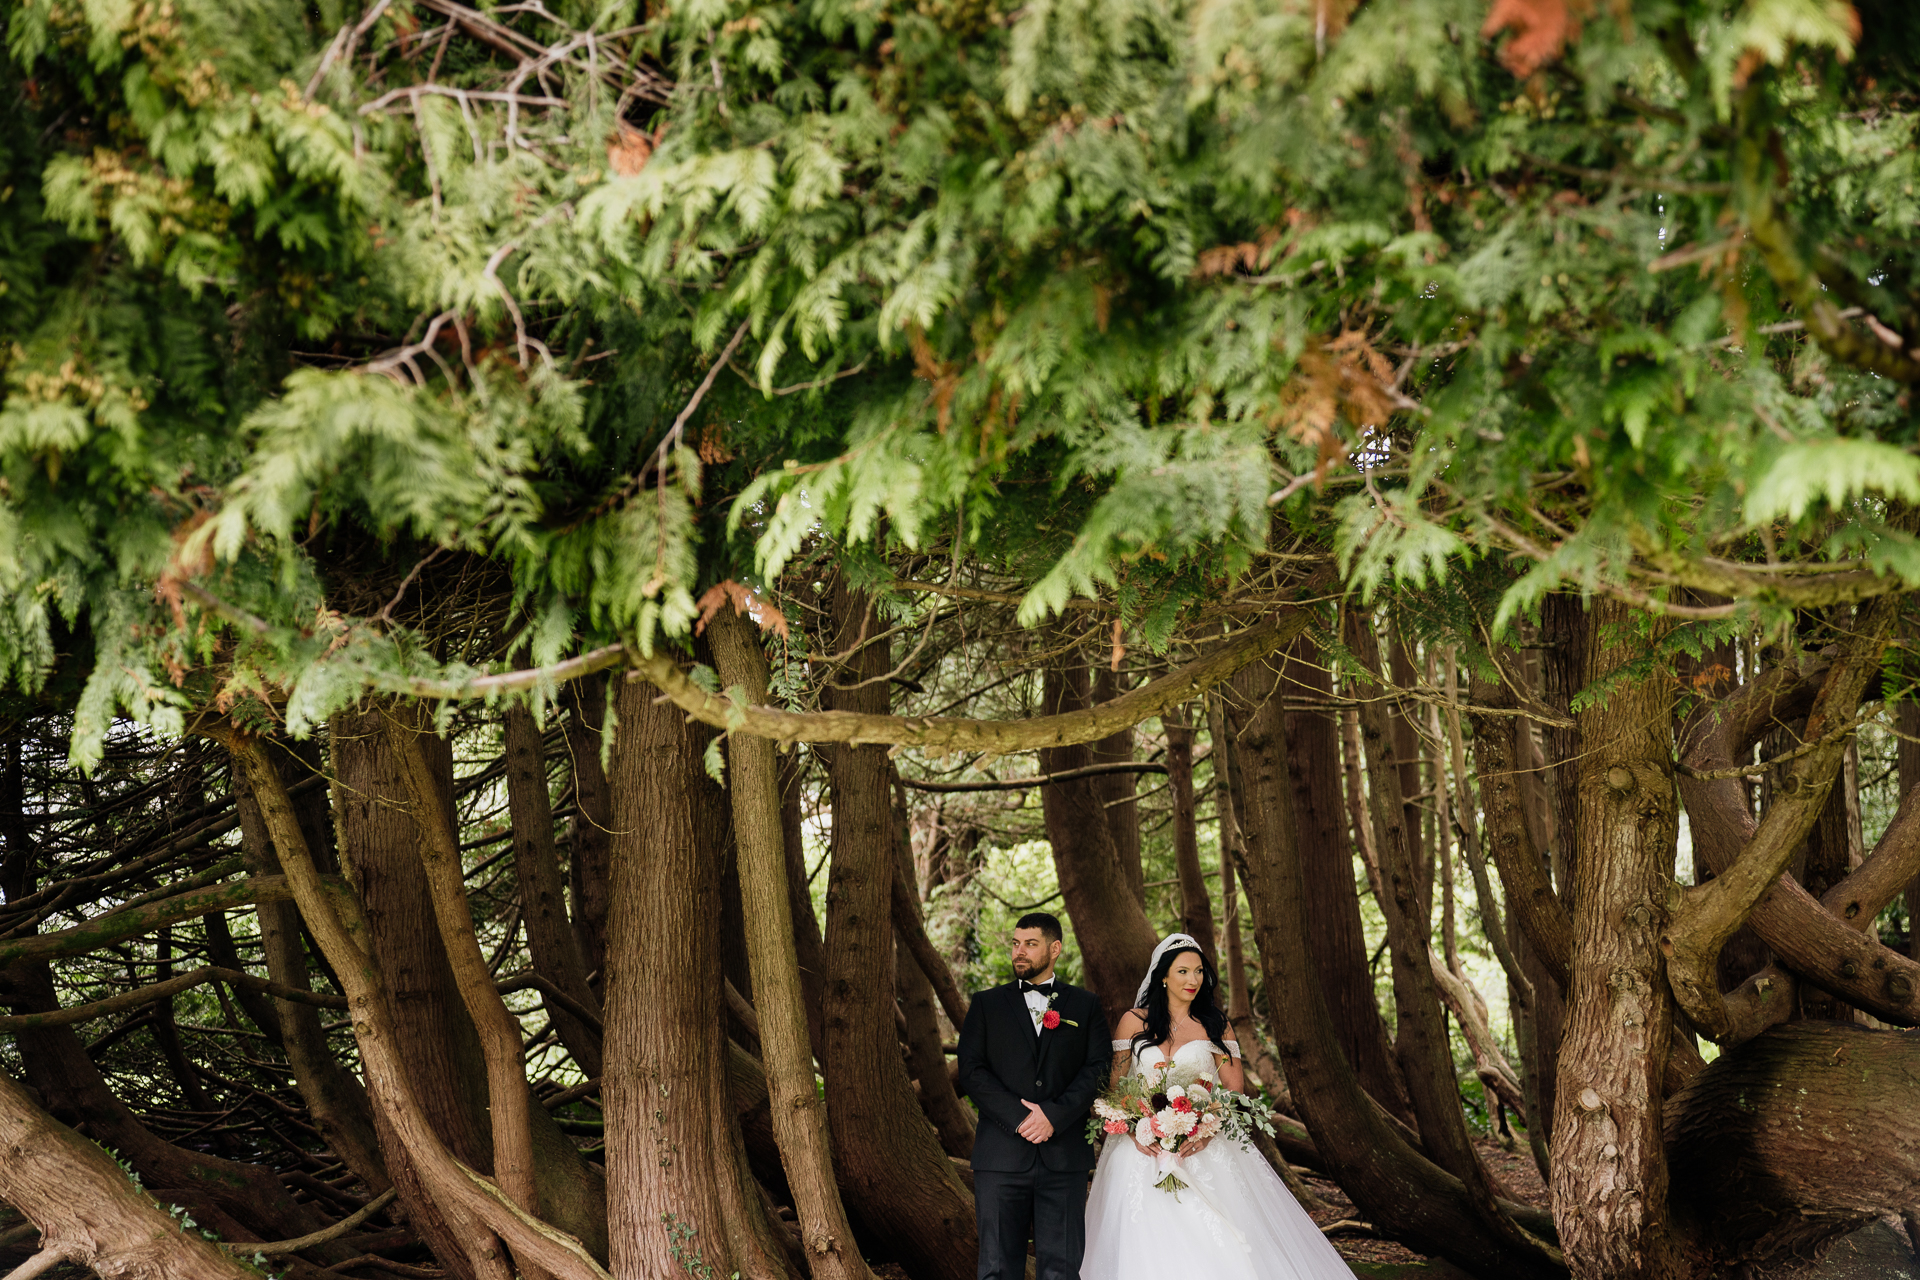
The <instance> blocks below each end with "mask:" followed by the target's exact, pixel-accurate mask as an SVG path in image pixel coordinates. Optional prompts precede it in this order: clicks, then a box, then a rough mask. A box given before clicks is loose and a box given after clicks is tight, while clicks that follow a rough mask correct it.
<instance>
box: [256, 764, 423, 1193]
mask: <svg viewBox="0 0 1920 1280" xmlns="http://www.w3.org/2000/svg"><path fill="white" fill-rule="evenodd" d="M266 749H267V750H268V751H269V752H270V753H271V755H272V757H273V767H274V771H275V772H276V773H278V774H279V775H280V777H281V779H282V783H283V785H284V784H285V783H286V773H287V770H286V765H285V764H284V763H283V761H284V760H285V759H286V758H287V757H286V755H285V753H284V752H282V751H281V750H280V749H279V744H273V745H271V746H269V747H267V748H266ZM233 791H234V800H235V804H236V806H237V807H238V809H239V815H240V850H241V854H242V856H243V857H244V858H245V859H246V863H247V874H248V875H251V876H277V875H279V874H281V869H280V855H279V854H278V852H276V851H275V849H274V847H273V837H272V836H271V835H270V834H269V833H268V831H267V823H266V819H265V818H264V817H262V816H261V813H260V806H259V804H258V803H256V802H255V800H254V796H253V783H252V782H251V781H249V780H248V778H247V771H246V770H245V769H243V768H235V769H234V770H233ZM317 794H319V795H320V796H321V799H322V800H324V799H325V798H326V796H325V793H324V792H321V793H317ZM332 826H333V824H332V823H331V822H328V823H327V827H328V828H329V830H328V836H329V842H328V847H329V848H331V847H332V841H331V836H332V830H331V828H332ZM309 839H311V837H309ZM309 847H311V844H309ZM254 911H255V912H256V913H257V915H258V917H259V921H260V947H261V950H262V951H263V952H264V958H265V960H266V966H267V977H269V978H271V979H272V980H273V981H275V982H278V983H280V984H281V985H282V986H287V987H295V988H298V989H300V990H302V991H311V990H312V989H313V980H312V978H311V976H310V975H309V973H308V965H307V949H306V945H305V943H304V942H303V941H302V939H301V936H300V910H299V908H298V907H296V906H294V905H293V903H291V902H262V903H258V904H256V905H255V907H254ZM274 1008H275V1013H276V1015H277V1019H278V1022H279V1027H280V1047H281V1050H282V1051H283V1052H284V1053H285V1054H286V1055H287V1066H288V1067H289V1068H290V1069H291V1070H292V1072H293V1080H294V1084H295V1086H296V1087H298V1088H299V1090H300V1096H301V1097H302V1098H304V1099H306V1103H307V1109H308V1112H309V1113H310V1115H311V1116H312V1119H313V1125H314V1127H315V1128H316V1129H318V1130H320V1133H321V1136H322V1137H324V1138H325V1139H326V1141H327V1147H328V1149H329V1150H331V1151H332V1152H333V1153H334V1154H335V1155H337V1156H339V1157H340V1159H341V1160H343V1161H344V1162H345V1163H346V1166H347V1168H349V1169H351V1170H353V1172H354V1173H355V1175H357V1176H358V1177H359V1178H360V1180H361V1181H362V1182H364V1183H366V1184H367V1187H368V1189H369V1190H370V1191H372V1192H373V1193H374V1194H376V1195H378V1194H380V1193H381V1192H384V1191H385V1190H386V1189H387V1188H388V1187H389V1186H391V1185H392V1183H391V1180H390V1179H389V1178H388V1176H387V1166H386V1161H385V1160H383V1159H382V1158H381V1155H380V1140H379V1138H378V1137H377V1136H375V1133H374V1127H373V1104H372V1103H371V1102H370V1101H369V1100H368V1099H367V1090H366V1086H365V1085H363V1084H361V1083H360V1078H359V1077H358V1076H356V1075H354V1074H353V1072H352V1071H350V1070H348V1069H347V1068H346V1067H345V1066H343V1065H341V1062H340V1060H339V1059H338V1058H337V1057H335V1056H334V1053H333V1047H332V1046H331V1045H330V1044H328V1042H327V1033H326V1032H325V1031H324V1030H322V1029H321V1026H320V1011H319V1010H318V1009H316V1008H314V1007H313V1006H312V1005H308V1004H300V1003H298V1002H296V1001H292V1000H280V1001H276V1002H275V1005H274Z"/></svg>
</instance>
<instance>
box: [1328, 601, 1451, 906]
mask: <svg viewBox="0 0 1920 1280" xmlns="http://www.w3.org/2000/svg"><path fill="white" fill-rule="evenodd" d="M1348 616H1349V617H1350V618H1354V619H1356V620H1357V619H1359V618H1361V617H1363V616H1364V615H1357V614H1349V615H1348ZM1392 630H1393V637H1392V640H1393V642H1392V645H1391V647H1390V653H1391V659H1390V664H1391V670H1390V673H1389V674H1390V675H1391V678H1392V680H1393V683H1394V685H1395V686H1396V687H1397V688H1401V689H1411V688H1412V687H1413V686H1414V681H1415V675H1414V666H1413V655H1412V654H1411V653H1410V652H1408V650H1407V646H1406V642H1405V640H1404V639H1403V638H1402V637H1401V635H1400V630H1399V628H1398V627H1397V626H1396V627H1394V628H1393V629H1392ZM1369 634H1371V632H1369ZM1373 669H1374V670H1375V671H1378V670H1379V669H1380V664H1379V663H1375V664H1374V667H1373ZM1385 712H1386V722H1387V723H1388V724H1389V725H1390V726H1391V730H1390V732H1391V735H1392V736H1391V738H1390V739H1389V740H1390V742H1391V743H1392V748H1393V754H1392V760H1393V764H1394V772H1395V775H1396V778H1397V780H1398V782H1399V787H1400V797H1401V801H1400V809H1401V815H1402V817H1403V819H1404V822H1405V827H1406V833H1407V855H1408V857H1410V858H1411V859H1412V866H1413V875H1414V882H1415V885H1416V886H1417V888H1418V895H1417V898H1418V902H1419V908H1418V909H1419V911H1420V916H1421V918H1422V919H1424V920H1431V919H1432V918H1433V844H1432V842H1431V841H1430V840H1428V838H1427V830H1426V811H1425V810H1424V809H1423V808H1421V805H1420V801H1419V800H1418V799H1417V798H1416V797H1418V796H1419V795H1420V793H1421V792H1422V791H1423V790H1425V788H1423V787H1422V786H1421V785H1420V759H1421V753H1420V733H1419V731H1418V730H1417V729H1416V728H1415V727H1414V723H1413V713H1412V711H1411V710H1410V709H1409V708H1407V707H1403V706H1401V705H1400V704H1398V703H1394V704H1391V705H1389V706H1388V707H1386V708H1385ZM1363 717H1364V713H1363ZM1375 838H1376V839H1378V838H1379V833H1378V830H1377V829H1376V831H1375Z"/></svg>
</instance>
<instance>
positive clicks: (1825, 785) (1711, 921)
mask: <svg viewBox="0 0 1920 1280" xmlns="http://www.w3.org/2000/svg"><path fill="white" fill-rule="evenodd" d="M1897 614H1898V610H1897V609H1896V608H1895V607H1894V604H1893V602H1892V601H1891V600H1888V599H1884V598H1883V599H1880V600H1876V601H1874V602H1873V603H1872V604H1870V605H1868V606H1867V607H1866V608H1865V609H1864V610H1862V615H1861V617H1860V618H1859V619H1858V622H1857V624H1856V630H1855V634H1854V635H1853V636H1852V637H1851V638H1850V639H1849V640H1848V642H1847V643H1846V645H1845V646H1844V647H1843V650H1844V651H1843V653H1842V654H1841V656H1840V658H1839V659H1838V660H1837V661H1836V662H1835V663H1834V665H1833V667H1832V669H1831V670H1830V671H1829V672H1828V674H1827V679H1826V681H1825V684H1824V685H1823V686H1822V688H1821V690H1820V693H1819V695H1818V696H1817V697H1816V698H1815V699H1814V703H1813V706H1812V708H1811V709H1810V710H1809V711H1808V713H1807V730H1806V736H1807V737H1808V738H1809V739H1810V740H1816V741H1818V744H1819V745H1817V746H1816V747H1815V749H1814V750H1812V751H1810V752H1808V753H1807V754H1806V755H1804V756H1802V757H1800V758H1799V759H1797V760H1795V761H1794V762H1793V763H1792V765H1791V766H1790V767H1789V769H1788V770H1787V773H1786V776H1785V777H1784V778H1782V779H1781V782H1780V786H1779V792H1778V795H1777V797H1776V798H1775V800H1774V802H1773V804H1772V806H1771V807H1770V808H1769V809H1768V810H1767V814H1766V817H1765V818H1763V819H1762V820H1761V822H1760V824H1759V826H1758V827H1757V828H1755V830H1754V832H1753V836H1752V838H1751V839H1749V840H1748V841H1747V843H1746V847H1745V848H1744V849H1743V850H1742V851H1741V853H1740V856H1739V857H1738V858H1737V859H1735V860H1734V862H1733V863H1732V865H1730V866H1728V867H1726V868H1725V869H1724V870H1723V871H1721V873H1720V874H1719V875H1717V876H1715V877H1714V878H1713V879H1712V880H1709V881H1707V882H1706V883H1705V884H1700V885H1696V886H1694V887H1693V888H1691V889H1688V890H1686V891H1685V892H1684V894H1683V897H1682V902H1681V905H1680V907H1679V909H1678V910H1676V911H1675V912H1674V913H1673V917H1672V919H1671V920H1670V921H1669V923H1668V926H1667V928H1666V930H1665V932H1664V934H1663V935H1662V937H1661V945H1662V948H1663V949H1664V950H1665V951H1666V953H1667V974H1668V980H1669V981H1670V982H1671V983H1672V986H1673V990H1674V995H1675V996H1676V998H1678V1000H1679V1001H1680V1005H1681V1007H1682V1008H1683V1009H1685V1010H1686V1013H1687V1016H1688V1017H1689V1018H1691V1019H1692V1020H1693V1021H1694V1023H1695V1025H1696V1026H1698V1027H1699V1028H1700V1030H1701V1031H1702V1032H1704V1033H1705V1034H1707V1035H1708V1036H1709V1037H1711V1038H1712V1039H1714V1040H1716V1041H1721V1042H1726V1041H1728V1040H1730V1039H1737V1038H1739V1036H1740V1035H1741V1033H1743V1032H1745V1033H1746V1034H1752V1033H1753V1032H1757V1031H1758V1030H1760V1028H1759V1027H1753V1028H1751V1030H1750V1031H1749V1030H1748V1029H1747V1028H1746V1027H1743V1026H1742V1025H1741V1024H1740V1022H1739V1021H1738V1020H1736V1019H1735V1018H1734V1017H1733V1016H1732V1011H1731V1010H1730V1009H1729V1006H1728V1005H1727V1002H1726V1001H1725V1000H1724V999H1723V998H1722V997H1721V994H1720V984H1719V978H1718V964H1719V958H1720V949H1721V947H1723V946H1725V945H1726V942H1727V939H1728V938H1730V937H1732V936H1733V934H1734V931H1735V930H1737V929H1738V928H1739V927H1740V926H1741V925H1742V924H1744V923H1745V922H1746V920H1747V917H1748V916H1749V915H1750V914H1752V912H1753V909H1754V907H1755V906H1756V905H1757V904H1758V903H1759V901H1760V899H1761V897H1762V896H1763V895H1765V894H1766V893H1767V891H1768V890H1769V889H1771V888H1772V887H1773V885H1774V883H1775V882H1776V881H1778V880H1780V878H1781V876H1782V874H1783V873H1784V872H1785V871H1786V869H1787V865H1788V864H1789V863H1790V862H1791V861H1792V860H1793V854H1794V850H1795V849H1796V848H1798V847H1799V844H1800V842H1801V841H1802V840H1803V839H1805V838H1806V834H1807V832H1808V831H1809V830H1811V829H1812V827H1813V824H1814V821H1815V820H1816V819H1817V818H1818V817H1819V815H1820V810H1821V807H1822V806H1824V805H1825V804H1826V800H1827V793H1828V792H1829V791H1830V790H1832V788H1833V782H1834V778H1835V776H1836V775H1837V774H1838V772H1839V770H1840V765H1841V762H1842V761H1843V760H1844V758H1845V756H1846V744H1845V741H1844V738H1835V739H1831V740H1829V739H1828V738H1827V735H1826V731H1827V730H1828V729H1829V728H1831V727H1833V726H1834V725H1837V724H1843V723H1846V722H1848V721H1850V720H1852V718H1853V716H1854V714H1855V712H1856V710H1857V709H1858V706H1859V703H1860V699H1861V695H1862V694H1864V693H1865V691H1866V689H1867V685H1868V682H1869V681H1870V680H1871V679H1872V678H1873V677H1874V676H1875V675H1876V674H1877V673H1878V672H1879V664H1880V654H1881V651H1882V650H1883V649H1885V647H1886V643H1887V639H1888V637H1889V636H1890V635H1891V633H1892V628H1893V622H1894V619H1895V617H1896V616H1897ZM1816 735H1817V737H1816Z"/></svg>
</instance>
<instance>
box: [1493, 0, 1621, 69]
mask: <svg viewBox="0 0 1920 1280" xmlns="http://www.w3.org/2000/svg"><path fill="white" fill-rule="evenodd" d="M1592 7H1593V4H1592V0H1493V4H1492V5H1491V6H1490V7H1489V8H1488V9H1487V21H1486V25H1484V26H1483V27H1481V28H1480V35H1481V36H1482V37H1483V38H1485V39H1488V40H1491V39H1493V38H1494V37H1495V36H1497V35H1499V34H1500V33H1501V32H1502V31H1506V30H1509V29H1511V30H1512V31H1513V39H1511V40H1509V41H1507V44H1506V47H1505V48H1503V49H1501V50H1500V61H1501V63H1503V64H1504V65H1505V66H1506V68H1507V70H1509V71H1511V72H1513V74H1514V75H1516V76H1519V77H1520V78H1522V79H1525V78H1526V77H1528V76H1531V75H1532V74H1533V73H1534V72H1536V71H1538V70H1540V68H1542V67H1544V66H1546V65H1547V64H1548V63H1549V62H1552V61H1554V60H1555V59H1557V58H1559V56H1560V55H1561V54H1562V53H1563V52H1565V50H1566V47H1567V42H1568V41H1570V40H1575V39H1578V38H1579V35H1580V19H1581V18H1583V17H1585V16H1586V15H1587V13H1588V12H1589V11H1590V10H1591V9H1592Z"/></svg>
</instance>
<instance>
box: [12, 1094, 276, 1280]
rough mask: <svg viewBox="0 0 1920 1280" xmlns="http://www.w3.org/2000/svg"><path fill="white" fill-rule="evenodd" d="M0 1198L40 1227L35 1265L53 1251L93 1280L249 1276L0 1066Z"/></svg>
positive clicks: (251, 1273)
mask: <svg viewBox="0 0 1920 1280" xmlns="http://www.w3.org/2000/svg"><path fill="white" fill-rule="evenodd" d="M0 1200H4V1201H5V1202H6V1203H8V1204H11V1205H12V1206H14V1207H15V1208H16V1209H18V1210H20V1212H21V1213H23V1214H25V1215H26V1217H27V1220H28V1221H30V1222H32V1223H33V1225H34V1226H36V1227H38V1228H39V1229H40V1256H39V1257H38V1258H36V1259H35V1260H34V1261H33V1262H29V1263H28V1264H27V1266H28V1267H34V1266H35V1265H36V1263H44V1262H46V1261H51V1260H54V1259H56V1258H57V1259H58V1260H59V1261H65V1262H70V1263H74V1264H76V1265H78V1266H81V1267H85V1268H87V1269H88V1270H90V1271H92V1272H93V1273H94V1274H95V1275H98V1276H100V1277H101V1280H153V1278H154V1277H159V1276H164V1277H166V1278H167V1280H255V1278H256V1277H257V1275H258V1272H256V1271H255V1270H254V1269H253V1268H252V1267H249V1266H246V1265H245V1264H243V1263H241V1262H240V1261H239V1260H238V1259H237V1258H234V1257H232V1256H230V1255H228V1254H226V1253H223V1252H221V1251H220V1249H218V1248H217V1247H215V1246H214V1245H213V1244H211V1243H209V1242H208V1241H206V1240H203V1239H201V1238H200V1235H199V1233H197V1232H194V1231H187V1230H183V1229H182V1228H181V1227H180V1225H179V1223H177V1222H175V1221H174V1220H173V1219H172V1218H171V1217H169V1216H168V1215H167V1213H166V1211H165V1210H164V1209H162V1208H161V1207H160V1206H159V1205H158V1204H156V1203H154V1200H153V1197H152V1196H149V1195H147V1194H145V1193H144V1192H142V1191H139V1190H137V1189H136V1188H135V1186H134V1184H133V1183H132V1182H129V1181H128V1180H127V1175H126V1174H125V1173H123V1172H121V1170H120V1169H118V1168H117V1167H115V1165H114V1163H113V1161H112V1160H111V1159H110V1158H109V1157H108V1156H107V1154H106V1153H105V1152H103V1151H101V1150H100V1148H99V1147H97V1146H95V1145H94V1144H93V1143H91V1142H89V1141H87V1140H86V1139H85V1138H83V1137H81V1136H80V1135H79V1134H77V1133H75V1132H74V1131H73V1130H72V1129H69V1128H68V1127H67V1126H66V1125H63V1124H61V1123H60V1122H59V1121H57V1120H55V1119H54V1118H53V1117H51V1116H49V1115H48V1114H47V1113H46V1112H44V1111H42V1110H41V1109H40V1108H39V1107H38V1106H36V1105H34V1102H33V1099H32V1097H31V1096H29V1095H28V1093H27V1091H26V1090H25V1089H23V1088H21V1087H20V1086H19V1085H18V1084H16V1083H14V1081H13V1079H12V1078H11V1077H9V1076H7V1075H6V1074H4V1073H0Z"/></svg>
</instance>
